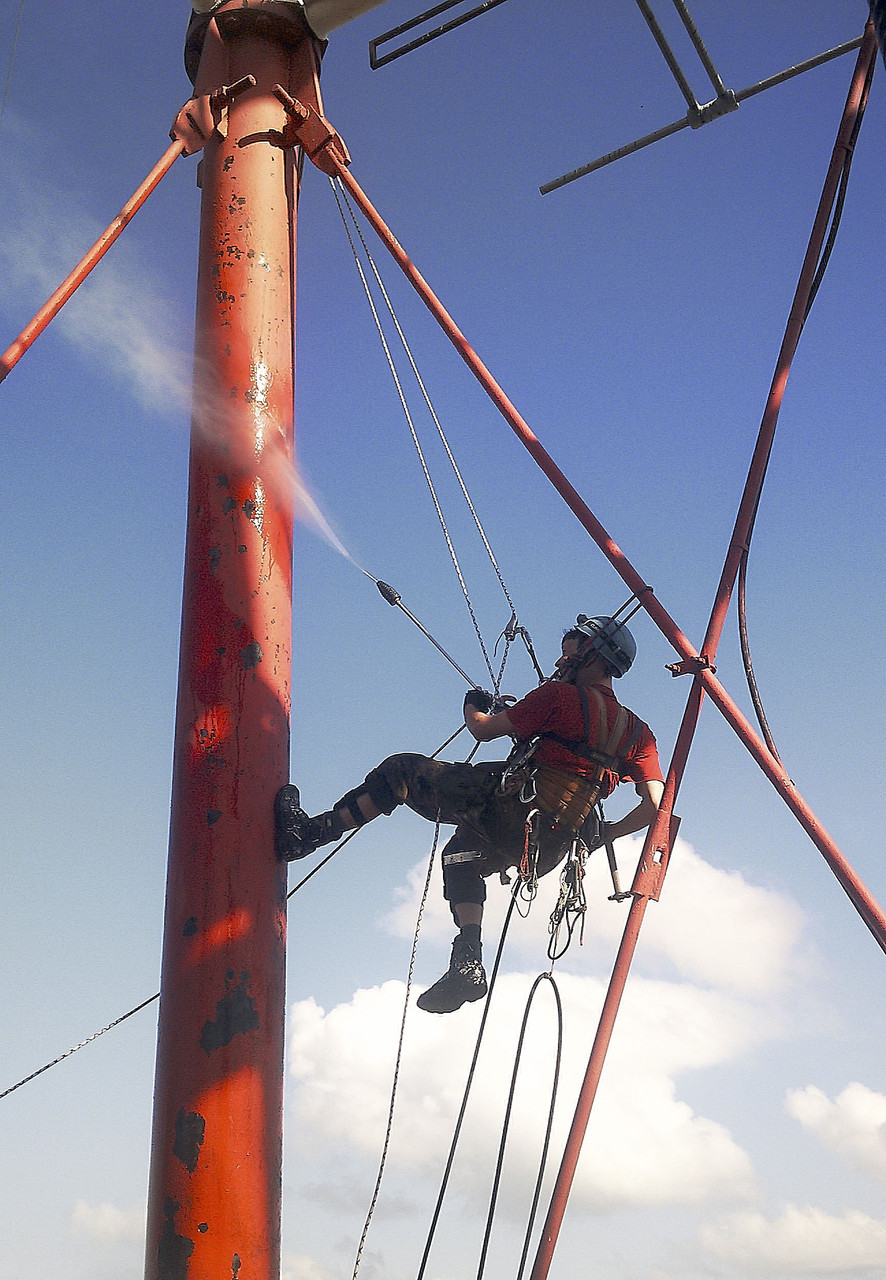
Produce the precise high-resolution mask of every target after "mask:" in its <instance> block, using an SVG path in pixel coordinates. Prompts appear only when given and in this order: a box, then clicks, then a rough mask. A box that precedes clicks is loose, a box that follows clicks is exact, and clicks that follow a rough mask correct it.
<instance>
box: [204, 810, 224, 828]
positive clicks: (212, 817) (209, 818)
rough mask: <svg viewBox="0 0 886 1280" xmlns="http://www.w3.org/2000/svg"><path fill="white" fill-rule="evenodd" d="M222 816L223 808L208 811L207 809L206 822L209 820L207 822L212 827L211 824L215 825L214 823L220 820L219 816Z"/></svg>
mask: <svg viewBox="0 0 886 1280" xmlns="http://www.w3.org/2000/svg"><path fill="white" fill-rule="evenodd" d="M221 816H222V811H221V809H207V811H206V822H207V824H208V825H209V826H210V827H211V826H212V825H213V823H216V822H218V820H219V818H220V817H221Z"/></svg>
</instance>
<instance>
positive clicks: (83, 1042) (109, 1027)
mask: <svg viewBox="0 0 886 1280" xmlns="http://www.w3.org/2000/svg"><path fill="white" fill-rule="evenodd" d="M159 999H160V992H159V991H158V992H156V993H155V994H154V995H152V996H149V997H148V999H147V1000H142V1002H141V1004H137V1005H136V1006H135V1008H134V1009H130V1010H129V1012H128V1013H123V1014H121V1015H120V1017H119V1018H115V1019H114V1021H113V1022H109V1023H108V1025H107V1026H106V1027H102V1029H101V1031H94V1032H93V1033H92V1035H91V1036H87V1037H86V1039H85V1040H81V1041H80V1043H79V1044H75V1045H74V1047H73V1048H72V1049H68V1050H67V1051H66V1052H65V1053H61V1054H59V1056H58V1057H57V1058H53V1060H52V1062H47V1063H46V1065H45V1066H44V1067H39V1068H38V1069H37V1070H36V1071H32V1072H31V1074H30V1075H29V1076H25V1078H24V1080H19V1081H18V1083H17V1084H13V1085H10V1087H9V1088H8V1089H4V1090H3V1092H2V1093H0V1099H3V1098H8V1097H9V1095H10V1094H11V1093H15V1091H16V1089H20V1088H21V1087H22V1085H24V1084H29V1083H30V1081H31V1080H36V1079H37V1076H42V1074H43V1072H44V1071H48V1070H49V1069H50V1067H57V1066H58V1064H59V1063H60V1062H64V1060H65V1058H70V1056H71V1054H72V1053H76V1052H77V1050H78V1049H83V1048H85V1047H86V1045H88V1044H92V1042H93V1040H97V1039H98V1038H99V1036H103V1035H104V1034H105V1032H106V1031H113V1029H114V1027H119V1026H120V1023H121V1022H125V1021H126V1019H127V1018H131V1017H132V1015H133V1014H134V1013H140V1012H141V1010H142V1009H146V1008H147V1007H148V1005H149V1004H153V1003H154V1001H155V1000H159Z"/></svg>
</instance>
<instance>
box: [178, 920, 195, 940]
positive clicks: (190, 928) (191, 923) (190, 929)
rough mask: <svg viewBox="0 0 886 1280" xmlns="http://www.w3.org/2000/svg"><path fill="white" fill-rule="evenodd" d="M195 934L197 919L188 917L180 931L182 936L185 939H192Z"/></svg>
mask: <svg viewBox="0 0 886 1280" xmlns="http://www.w3.org/2000/svg"><path fill="white" fill-rule="evenodd" d="M196 932H197V917H196V916H189V917H188V919H187V920H186V921H185V927H184V929H182V935H183V936H184V937H185V938H193V936H194V934H195V933H196Z"/></svg>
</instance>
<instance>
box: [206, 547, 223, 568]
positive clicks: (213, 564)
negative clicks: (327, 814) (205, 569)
mask: <svg viewBox="0 0 886 1280" xmlns="http://www.w3.org/2000/svg"><path fill="white" fill-rule="evenodd" d="M221 558H222V553H221V547H210V548H209V568H210V570H211V571H212V572H213V573H215V571H216V569H217V568H218V565H219V561H220V560H221Z"/></svg>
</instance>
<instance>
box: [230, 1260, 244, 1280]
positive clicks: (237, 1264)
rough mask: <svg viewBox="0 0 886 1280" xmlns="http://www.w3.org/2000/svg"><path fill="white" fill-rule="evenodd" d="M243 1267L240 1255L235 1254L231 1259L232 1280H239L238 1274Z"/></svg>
mask: <svg viewBox="0 0 886 1280" xmlns="http://www.w3.org/2000/svg"><path fill="white" fill-rule="evenodd" d="M242 1265H243V1264H242V1263H241V1261H240V1255H239V1253H235V1254H234V1256H233V1258H232V1259H231V1280H237V1273H238V1272H239V1270H240V1267H241V1266H242Z"/></svg>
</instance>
